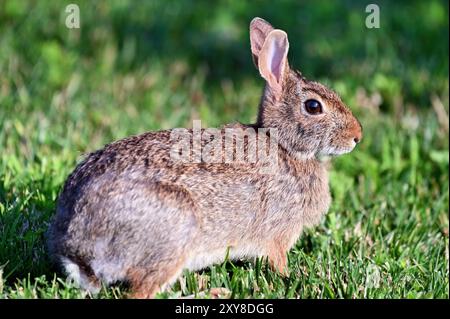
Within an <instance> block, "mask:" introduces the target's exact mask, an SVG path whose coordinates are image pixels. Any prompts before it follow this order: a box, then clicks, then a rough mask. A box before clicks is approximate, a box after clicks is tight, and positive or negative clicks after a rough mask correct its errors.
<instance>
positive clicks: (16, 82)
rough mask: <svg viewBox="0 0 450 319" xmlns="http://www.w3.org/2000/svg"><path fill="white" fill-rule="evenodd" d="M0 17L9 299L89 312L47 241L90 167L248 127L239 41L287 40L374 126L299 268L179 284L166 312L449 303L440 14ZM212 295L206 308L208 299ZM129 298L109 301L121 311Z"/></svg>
mask: <svg viewBox="0 0 450 319" xmlns="http://www.w3.org/2000/svg"><path fill="white" fill-rule="evenodd" d="M78 3H79V5H80V11H81V29H79V30H68V29H67V28H65V27H64V20H65V13H64V7H63V6H62V5H61V4H59V3H58V2H54V1H39V2H31V1H13V0H11V1H10V0H6V1H2V2H0V34H1V37H0V74H1V76H0V298H8V299H9V298H89V297H92V296H87V295H86V294H85V293H84V292H82V291H80V290H78V289H77V288H75V287H73V286H72V285H71V284H70V283H68V282H66V281H65V278H64V277H63V276H62V275H61V274H60V273H58V272H55V269H54V268H52V266H51V265H50V263H49V261H48V256H47V254H46V251H45V246H44V232H45V231H46V229H47V226H48V221H49V218H50V217H51V216H52V214H53V213H54V210H55V200H56V198H57V195H58V193H59V191H60V189H61V186H62V184H63V182H64V180H65V178H66V177H67V175H68V174H69V173H70V172H71V170H72V169H73V168H74V167H75V165H76V163H77V161H79V160H80V159H81V158H82V157H81V156H82V154H84V153H86V152H89V151H92V150H95V149H98V148H100V147H102V145H104V144H105V143H108V142H110V141H112V140H116V139H119V138H122V137H125V136H128V135H132V134H139V133H141V132H144V131H148V130H156V129H165V128H171V127H182V126H189V125H191V123H192V122H191V120H192V119H201V120H202V125H203V126H204V127H206V126H218V125H220V124H223V123H227V122H232V121H237V120H240V121H243V122H251V121H253V120H254V119H255V116H256V110H257V105H258V101H259V97H260V94H261V90H262V85H263V82H262V80H261V79H260V78H259V76H258V72H257V71H256V70H255V69H254V68H253V65H252V62H251V58H250V53H249V43H248V34H247V25H248V23H249V21H250V20H251V18H252V17H253V16H257V15H259V16H262V17H265V18H266V19H268V20H270V21H271V22H272V23H273V24H274V25H276V26H278V27H280V28H283V29H284V30H286V31H287V33H288V35H289V38H290V42H291V52H290V55H289V57H290V60H291V63H292V64H293V65H294V66H295V67H298V68H300V69H301V70H302V71H303V73H304V74H305V75H306V76H307V77H309V78H314V79H316V80H319V81H322V82H324V83H326V84H328V85H330V86H331V87H333V88H334V89H335V90H336V91H338V92H339V93H340V95H341V96H342V98H343V100H344V101H346V102H347V104H348V105H350V106H351V108H352V109H353V110H354V112H355V114H356V115H357V116H358V118H359V119H360V120H361V122H362V124H363V127H364V139H363V142H362V143H361V144H360V146H358V148H357V149H356V150H355V151H354V152H353V153H351V154H349V155H345V156H342V157H339V158H337V159H335V160H334V164H333V169H332V172H331V180H330V184H331V190H332V195H333V202H332V207H331V208H330V211H329V213H328V214H327V215H326V217H325V218H324V219H323V221H322V223H321V224H320V225H319V226H318V227H316V228H314V229H311V230H308V231H307V232H306V233H305V234H304V235H303V236H302V237H301V238H300V239H299V241H298V243H297V244H296V246H295V247H294V248H293V249H292V250H291V251H290V253H289V268H290V273H291V274H290V276H289V278H282V277H280V276H278V275H277V274H276V273H273V272H272V271H271V270H270V269H269V268H268V267H267V264H266V263H265V261H264V260H258V261H257V262H256V263H250V262H246V261H239V262H230V261H227V262H225V263H223V264H222V265H215V266H212V267H210V268H208V269H205V270H203V271H199V272H196V273H192V272H185V273H184V274H183V276H182V277H181V279H180V280H179V281H178V282H177V283H176V284H175V285H174V286H173V287H172V288H171V289H169V290H168V291H166V292H163V293H161V294H159V296H158V297H160V298H170V297H179V296H189V295H192V294H194V295H195V296H198V297H209V294H208V291H209V289H210V288H218V287H223V288H226V289H228V291H229V296H231V297H234V298H449V279H448V278H449V277H448V276H449V270H448V262H449V261H448V251H449V247H448V245H449V240H448V210H449V182H448V181H449V173H448V168H449V153H448V148H449V145H448V115H447V114H448V110H449V108H448V105H449V91H448V85H449V81H448V30H449V28H448V3H447V2H446V1H430V2H429V3H428V2H427V3H423V2H421V1H408V2H398V1H396V2H395V3H394V2H384V1H379V5H380V9H381V28H380V29H379V30H369V29H366V28H365V27H364V19H365V16H366V14H365V12H364V6H363V5H362V4H358V3H355V2H351V1H344V5H340V4H334V3H333V2H329V1H310V2H303V3H301V4H298V3H297V1H293V2H288V1H283V2H280V4H277V6H276V7H275V8H274V5H273V4H272V2H264V1H262V2H261V3H260V5H259V6H258V8H253V7H251V5H250V4H248V3H244V2H240V1H236V2H234V1H219V2H217V4H215V5H212V4H210V3H209V2H204V3H201V2H199V3H197V4H196V5H193V4H190V3H188V2H184V1H179V2H176V4H172V5H169V4H165V2H156V1H155V2H148V3H146V4H145V5H144V4H141V3H140V2H139V4H137V3H135V2H132V1H107V2H102V3H97V4H95V5H94V4H92V3H91V2H88V1H78ZM204 292H205V293H206V294H203V293H204ZM124 293H126V288H125V287H121V286H115V287H110V288H104V289H102V291H101V293H100V295H99V296H97V297H99V298H122V297H124Z"/></svg>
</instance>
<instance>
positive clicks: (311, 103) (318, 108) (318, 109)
mask: <svg viewBox="0 0 450 319" xmlns="http://www.w3.org/2000/svg"><path fill="white" fill-rule="evenodd" d="M305 110H306V112H308V113H309V114H313V115H315V114H320V113H322V104H320V102H319V101H317V100H314V99H311V100H307V101H306V102H305Z"/></svg>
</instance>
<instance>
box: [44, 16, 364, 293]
mask: <svg viewBox="0 0 450 319" xmlns="http://www.w3.org/2000/svg"><path fill="white" fill-rule="evenodd" d="M250 41H251V52H252V56H253V61H254V63H255V65H256V66H257V68H258V69H259V72H260V73H261V76H262V77H263V78H264V79H265V80H266V85H265V89H264V93H263V96H262V99H261V102H260V107H259V115H258V118H257V123H256V124H252V125H243V124H234V125H229V126H227V128H234V129H247V130H254V129H260V128H271V129H272V130H273V131H270V132H267V131H264V133H261V130H260V131H257V130H255V134H256V136H257V138H258V140H259V139H260V137H261V136H262V135H264V136H265V137H270V138H271V140H270V143H272V145H276V146H277V148H276V152H275V157H274V158H272V160H271V163H275V162H276V163H277V165H272V166H271V168H270V165H269V171H267V170H266V171H265V172H263V173H261V171H260V169H261V167H262V166H263V164H264V163H262V161H261V160H260V159H257V160H256V161H247V162H246V161H245V160H244V161H236V162H226V161H225V162H224V161H223V158H224V156H226V154H225V155H224V153H223V148H222V149H221V150H220V151H221V152H222V153H221V154H222V155H221V157H220V158H219V161H215V162H208V161H205V160H204V159H203V157H202V159H201V160H191V161H184V162H180V161H178V160H174V159H173V156H172V155H173V154H180V152H178V153H177V152H175V153H173V152H172V151H173V144H174V141H173V139H172V135H173V133H174V132H175V131H174V130H166V131H159V132H147V133H144V134H142V135H138V136H133V137H129V138H125V139H123V140H120V141H117V142H114V143H111V144H108V145H106V146H105V147H104V148H103V149H101V150H98V151H96V152H93V153H91V154H89V155H88V156H87V158H86V159H85V160H84V161H83V162H82V163H80V164H79V165H78V166H77V167H76V169H75V170H74V171H73V173H72V174H71V175H70V176H69V178H68V179H67V181H66V183H65V185H64V188H63V190H62V192H61V194H60V196H59V199H58V203H57V212H56V216H55V218H54V220H53V222H52V224H51V226H50V229H49V232H48V235H49V240H48V247H49V251H50V254H51V256H53V257H54V259H55V261H57V262H58V264H59V265H61V266H62V268H63V269H64V270H65V272H66V273H67V275H68V276H69V277H70V278H72V279H73V280H75V281H76V282H77V283H78V284H79V285H80V286H81V287H82V288H84V289H87V290H89V291H92V292H96V291H98V290H99V288H100V287H101V282H103V283H105V284H108V283H113V282H116V281H125V282H128V283H129V284H130V287H131V291H132V297H136V298H146V297H147V298H151V297H153V296H154V295H155V294H156V293H157V292H158V291H160V290H161V289H164V287H166V286H167V285H170V284H171V283H173V282H174V281H175V280H176V278H177V277H178V276H179V275H180V273H181V272H182V270H183V269H191V270H195V269H201V268H203V267H206V266H209V265H211V264H213V263H217V262H221V261H223V260H224V258H225V257H226V255H227V254H229V257H230V258H232V259H236V258H254V257H259V256H267V257H268V260H269V262H270V264H271V266H272V267H273V268H274V269H276V270H278V271H279V272H281V273H282V274H287V258H286V254H287V252H288V250H289V249H290V248H291V247H292V245H293V244H294V243H295V241H296V240H297V239H298V237H299V236H300V234H301V232H302V229H303V228H304V227H309V226H313V225H315V224H317V223H318V222H319V220H320V218H321V216H322V215H323V214H324V213H325V212H326V211H327V209H328V207H329V204H330V194H329V190H328V176H327V168H326V165H325V164H324V162H323V161H321V160H320V157H321V156H326V155H340V154H344V153H348V152H350V151H352V150H353V148H354V147H355V145H356V144H357V143H358V142H359V141H360V140H361V137H362V128H361V125H360V123H359V122H358V120H357V119H356V118H355V117H354V116H353V115H352V113H351V111H350V110H349V109H348V108H347V107H346V106H345V105H344V103H343V102H342V101H341V99H340V98H339V96H338V95H337V94H336V93H334V92H333V91H331V90H330V89H328V88H326V87H325V86H323V85H322V84H320V83H316V82H312V81H309V80H307V79H306V78H304V77H303V76H302V75H301V73H300V72H298V71H295V70H292V69H291V68H290V66H289V64H288V61H287V53H288V48H289V43H288V39H287V35H286V33H285V32H284V31H281V30H278V29H274V28H273V27H272V26H271V25H270V24H269V23H268V22H266V21H265V20H263V19H260V18H255V19H253V21H252V22H251V24H250ZM186 131H187V130H186ZM187 132H189V133H192V132H193V131H192V130H189V131H187ZM200 132H202V134H203V135H202V139H201V145H205V144H206V143H207V142H208V141H209V140H211V136H210V135H208V134H209V133H207V130H206V131H205V130H201V131H200ZM223 132H224V130H223V129H222V130H221V131H219V133H223ZM216 133H217V132H216ZM275 133H276V134H275ZM205 136H206V138H205ZM219 139H221V140H225V138H223V137H219ZM188 141H189V142H192V141H193V140H190V139H189V140H188ZM249 143H250V142H249V139H248V138H247V139H246V138H244V148H245V149H246V150H247V151H248V150H250V145H249ZM270 143H269V142H267V144H264V143H263V146H261V145H260V144H258V148H259V149H261V148H263V149H264V146H267V145H269V144H270ZM233 145H234V144H233ZM233 152H234V151H233ZM193 154H194V152H193V151H189V156H192V155H193ZM208 154H210V153H208ZM233 154H234V153H233ZM246 154H248V153H246ZM246 156H247V157H246V158H247V159H248V157H249V156H248V155H246ZM189 158H190V159H192V157H189ZM233 158H234V157H233ZM197 159H198V158H197ZM266 162H267V161H266ZM265 164H267V163H265ZM269 164H270V163H269Z"/></svg>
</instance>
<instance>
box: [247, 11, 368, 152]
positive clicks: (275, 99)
mask: <svg viewBox="0 0 450 319" xmlns="http://www.w3.org/2000/svg"><path fill="white" fill-rule="evenodd" d="M250 43H251V50H252V56H253V61H254V63H255V65H256V67H257V68H258V69H259V72H260V73H261V76H262V77H263V78H264V79H265V80H266V87H265V90H264V95H263V97H262V100H261V105H260V111H259V115H258V125H259V126H260V127H267V128H275V129H277V133H278V140H279V143H280V145H281V146H283V147H284V148H285V149H286V150H287V151H288V152H290V153H291V154H293V155H295V156H300V157H303V158H305V157H306V158H311V157H314V156H323V155H325V156H326V155H340V154H344V153H348V152H350V151H352V150H353V148H354V147H355V146H356V144H357V143H359V142H360V141H361V138H362V127H361V124H360V123H359V122H358V120H357V119H356V118H355V117H354V116H353V114H352V112H351V111H350V110H349V108H348V107H347V106H345V104H344V103H343V102H342V101H341V99H340V97H339V96H338V95H337V94H336V93H335V92H333V91H332V90H330V89H329V88H327V87H325V86H324V85H322V84H320V83H317V82H313V81H309V80H307V79H306V78H304V77H303V76H302V75H301V73H300V72H298V71H296V70H293V69H291V68H290V67H289V63H288V61H287V54H288V50H289V42H288V38H287V34H286V33H285V32H284V31H282V30H278V29H274V28H273V27H272V26H271V25H270V24H269V23H268V22H267V21H265V20H263V19H261V18H255V19H253V20H252V22H251V23H250Z"/></svg>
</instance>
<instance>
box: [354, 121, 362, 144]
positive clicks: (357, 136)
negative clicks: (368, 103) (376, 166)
mask: <svg viewBox="0 0 450 319" xmlns="http://www.w3.org/2000/svg"><path fill="white" fill-rule="evenodd" d="M352 133H353V134H352V135H353V141H354V142H355V143H356V144H358V143H359V142H361V139H362V127H361V124H359V122H358V123H357V124H356V125H355V126H354V128H353V130H352Z"/></svg>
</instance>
